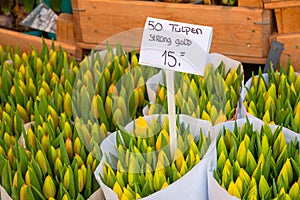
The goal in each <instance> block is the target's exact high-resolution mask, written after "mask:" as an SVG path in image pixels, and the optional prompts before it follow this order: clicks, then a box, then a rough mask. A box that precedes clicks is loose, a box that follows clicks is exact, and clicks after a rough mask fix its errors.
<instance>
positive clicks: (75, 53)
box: [0, 28, 82, 60]
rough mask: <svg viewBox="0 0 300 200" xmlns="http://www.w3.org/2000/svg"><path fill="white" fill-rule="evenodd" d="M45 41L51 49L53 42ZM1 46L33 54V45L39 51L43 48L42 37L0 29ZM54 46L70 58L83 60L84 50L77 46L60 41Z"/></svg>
mask: <svg viewBox="0 0 300 200" xmlns="http://www.w3.org/2000/svg"><path fill="white" fill-rule="evenodd" d="M44 41H45V43H46V44H47V46H48V48H51V45H52V40H50V39H44ZM0 44H1V45H2V46H6V45H8V46H12V47H14V48H17V47H19V48H20V50H21V52H31V50H32V47H31V45H32V46H34V47H35V48H36V50H37V51H41V50H42V47H43V44H42V38H41V37H37V36H32V35H26V34H24V33H19V32H16V31H11V30H7V29H3V28H0ZM54 44H55V47H56V48H58V47H59V46H61V47H62V49H63V50H65V51H66V53H67V54H68V56H70V57H74V58H76V59H78V60H80V59H81V58H82V50H81V49H79V48H77V47H76V46H75V45H71V44H67V43H64V42H58V41H55V42H54Z"/></svg>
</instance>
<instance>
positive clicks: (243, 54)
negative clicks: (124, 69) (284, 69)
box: [72, 0, 274, 63]
mask: <svg viewBox="0 0 300 200" xmlns="http://www.w3.org/2000/svg"><path fill="white" fill-rule="evenodd" d="M72 7H73V15H74V22H75V28H76V38H77V45H78V46H79V47H82V48H86V49H91V48H94V47H95V46H96V45H98V44H100V43H103V41H105V40H107V39H108V38H109V37H111V36H113V35H115V34H118V33H121V32H124V31H128V30H131V29H135V28H142V27H143V26H144V24H145V21H146V18H147V17H148V16H150V17H155V18H161V19H167V20H173V21H179V22H186V23H191V24H200V25H207V26H213V29H214V32H213V40H212V47H211V51H212V52H218V53H222V54H224V55H227V56H231V57H233V58H235V59H238V60H240V61H242V62H247V63H264V62H265V61H266V57H267V55H268V51H269V43H268V38H269V36H270V35H271V33H272V30H273V27H274V26H273V25H274V23H273V22H274V19H273V17H272V12H271V11H270V10H263V9H254V8H251V9H250V8H244V7H230V6H208V5H192V4H177V3H162V2H151V1H122V0H114V1H112V0H72ZM135 32H136V35H133V36H132V35H131V36H128V37H129V39H125V38H124V39H123V41H121V43H122V45H123V46H126V45H128V44H134V45H136V44H140V43H139V42H140V41H138V40H140V39H141V33H142V31H135ZM130 39H131V40H133V41H129V40H130ZM124 43H125V44H124ZM132 46H133V45H129V46H128V47H129V48H131V47H132Z"/></svg>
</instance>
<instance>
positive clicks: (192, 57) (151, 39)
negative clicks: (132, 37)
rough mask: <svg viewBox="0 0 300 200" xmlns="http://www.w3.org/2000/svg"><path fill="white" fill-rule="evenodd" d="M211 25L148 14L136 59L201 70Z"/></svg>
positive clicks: (185, 70)
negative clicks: (138, 57)
mask: <svg viewBox="0 0 300 200" xmlns="http://www.w3.org/2000/svg"><path fill="white" fill-rule="evenodd" d="M212 32H213V29H212V27H208V26H199V25H193V24H187V23H180V22H173V21H168V20H162V19H156V18H151V17H148V18H147V21H146V24H145V27H144V33H143V38H142V45H141V51H140V60H139V63H140V64H142V65H148V66H154V67H159V68H162V69H167V70H173V71H180V72H186V73H191V74H199V75H203V74H204V68H205V66H206V63H208V57H207V53H208V52H209V49H210V45H211V39H212Z"/></svg>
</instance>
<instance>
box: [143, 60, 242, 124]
mask: <svg viewBox="0 0 300 200" xmlns="http://www.w3.org/2000/svg"><path fill="white" fill-rule="evenodd" d="M225 68H226V66H225V64H224V63H223V62H221V63H220V65H219V66H218V67H217V69H216V70H214V68H213V66H212V65H211V64H209V65H207V66H206V68H205V74H204V76H203V77H202V76H198V75H192V74H185V73H176V75H175V76H176V78H175V104H176V109H177V112H178V113H181V114H187V115H191V116H193V117H195V118H199V119H204V120H208V121H210V122H211V123H213V124H217V123H219V122H224V121H226V120H230V119H232V118H234V117H235V114H236V112H237V105H238V100H239V97H240V91H241V86H242V80H243V73H242V68H241V65H240V66H238V68H237V69H235V68H232V69H229V70H228V71H226V70H225ZM166 90H167V88H166V87H165V86H163V85H162V84H160V85H159V86H158V88H157V92H156V93H157V95H156V97H155V100H154V102H153V104H151V105H150V106H149V113H148V114H150V115H151V114H154V113H166V112H167V109H168V108H167V91H166Z"/></svg>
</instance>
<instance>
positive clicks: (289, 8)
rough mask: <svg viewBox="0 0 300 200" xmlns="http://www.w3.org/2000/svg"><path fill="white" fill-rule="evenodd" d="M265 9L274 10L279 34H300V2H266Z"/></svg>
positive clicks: (266, 0) (267, 0) (273, 0)
mask: <svg viewBox="0 0 300 200" xmlns="http://www.w3.org/2000/svg"><path fill="white" fill-rule="evenodd" d="M264 8H265V9H274V11H275V17H276V23H277V30H278V33H279V34H282V33H300V1H299V0H265V3H264Z"/></svg>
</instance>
